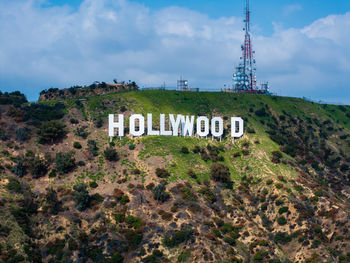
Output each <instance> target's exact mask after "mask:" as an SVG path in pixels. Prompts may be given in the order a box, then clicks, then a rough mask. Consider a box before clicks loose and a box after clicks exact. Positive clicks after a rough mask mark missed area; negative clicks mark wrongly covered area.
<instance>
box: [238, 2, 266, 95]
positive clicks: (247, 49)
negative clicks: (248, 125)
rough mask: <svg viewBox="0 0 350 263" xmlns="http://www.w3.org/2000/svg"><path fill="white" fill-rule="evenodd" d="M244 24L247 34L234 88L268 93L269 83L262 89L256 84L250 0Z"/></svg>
mask: <svg viewBox="0 0 350 263" xmlns="http://www.w3.org/2000/svg"><path fill="white" fill-rule="evenodd" d="M244 24H245V26H244V28H243V30H244V31H245V36H244V44H243V45H242V46H241V49H242V57H241V62H240V63H239V65H238V66H237V67H236V72H235V73H234V74H233V81H234V84H233V89H234V91H236V92H244V93H268V85H267V83H265V84H262V85H261V88H260V89H258V88H257V85H256V62H255V58H254V55H255V51H254V50H253V47H252V40H251V33H250V8H249V0H246V10H245V19H244Z"/></svg>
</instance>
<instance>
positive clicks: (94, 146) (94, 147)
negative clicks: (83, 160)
mask: <svg viewBox="0 0 350 263" xmlns="http://www.w3.org/2000/svg"><path fill="white" fill-rule="evenodd" d="M87 145H88V151H89V152H90V153H91V154H92V155H93V156H97V155H98V147H97V144H96V141H94V140H88V143H87Z"/></svg>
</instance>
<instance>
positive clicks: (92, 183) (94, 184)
mask: <svg viewBox="0 0 350 263" xmlns="http://www.w3.org/2000/svg"><path fill="white" fill-rule="evenodd" d="M89 186H90V187H91V188H97V187H98V184H97V183H96V182H95V181H92V182H90V183H89Z"/></svg>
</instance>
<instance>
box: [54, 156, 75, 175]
mask: <svg viewBox="0 0 350 263" xmlns="http://www.w3.org/2000/svg"><path fill="white" fill-rule="evenodd" d="M55 162H56V169H57V172H59V173H60V174H65V173H69V172H71V171H72V170H73V169H74V168H75V158H74V152H67V153H63V152H58V153H57V154H56V158H55Z"/></svg>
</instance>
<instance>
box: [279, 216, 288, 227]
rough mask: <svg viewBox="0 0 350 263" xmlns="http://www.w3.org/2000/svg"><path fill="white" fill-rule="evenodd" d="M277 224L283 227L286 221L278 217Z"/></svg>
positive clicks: (282, 217)
mask: <svg viewBox="0 0 350 263" xmlns="http://www.w3.org/2000/svg"><path fill="white" fill-rule="evenodd" d="M277 223H278V224H279V225H280V226H284V225H285V224H287V219H286V218H285V217H284V216H280V217H279V218H278V219H277Z"/></svg>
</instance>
